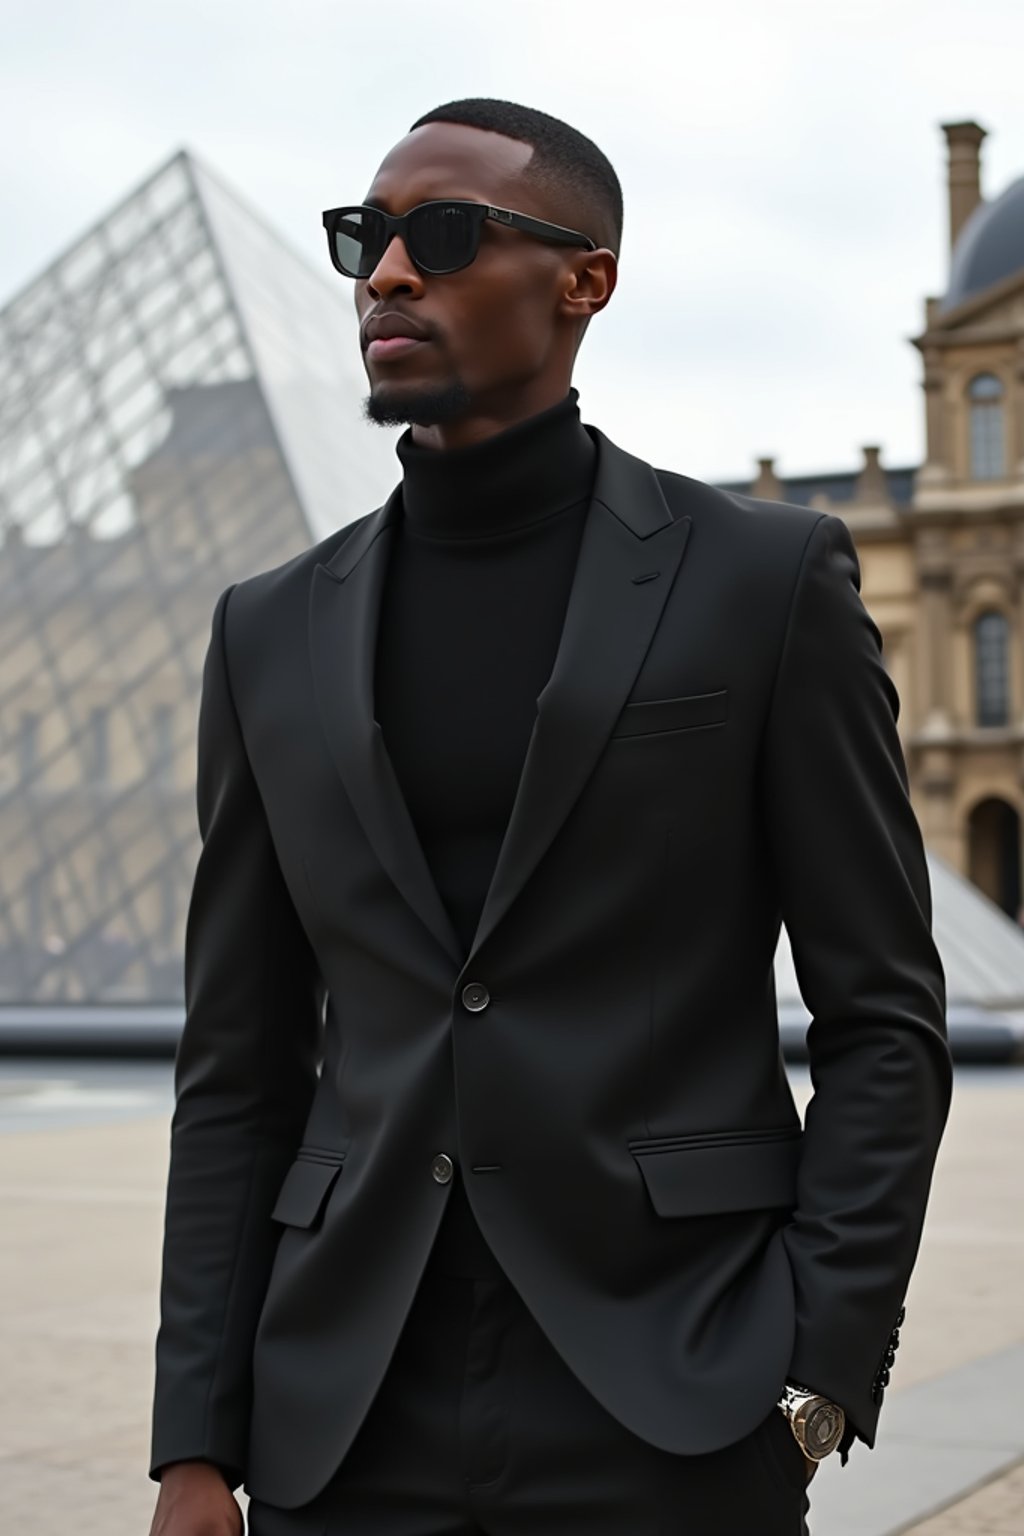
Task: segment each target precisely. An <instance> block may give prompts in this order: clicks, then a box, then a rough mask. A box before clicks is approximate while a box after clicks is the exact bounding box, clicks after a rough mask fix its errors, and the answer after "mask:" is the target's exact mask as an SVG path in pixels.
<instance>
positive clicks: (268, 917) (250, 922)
mask: <svg viewBox="0 0 1024 1536" xmlns="http://www.w3.org/2000/svg"><path fill="white" fill-rule="evenodd" d="M232 590H233V588H230V587H229V588H228V589H227V590H226V591H225V592H223V593H222V594H221V596H220V598H219V599H218V601H217V604H216V608H215V610H214V615H213V625H212V636H211V639H210V643H209V647H208V650H207V653H206V661H205V665H204V671H203V685H202V700H201V704H200V711H199V736H198V779H197V808H198V814H199V830H200V834H201V837H202V851H201V853H200V856H199V860H198V864H197V867H196V873H195V879H194V884H193V888H192V895H191V900H190V904H189V911H188V921H187V925H186V938H185V1025H184V1030H183V1033H182V1036H181V1040H180V1044H179V1048H178V1053H177V1058H176V1063H175V1108H174V1114H173V1118H172V1123H171V1148H170V1168H169V1175H168V1184H167V1199H166V1209H165V1222H164V1240H163V1265H162V1277H161V1286H160V1327H159V1331H158V1334H157V1342H156V1384H155V1393H154V1403H153V1434H152V1454H151V1462H150V1472H149V1475H150V1477H152V1478H154V1480H159V1473H160V1469H161V1467H162V1466H163V1465H164V1464H166V1463H167V1462H170V1461H179V1460H186V1459H188V1460H191V1459H194V1458H195V1459H206V1460H209V1461H212V1462H215V1463H217V1464H219V1465H220V1467H221V1468H222V1470H223V1471H224V1473H225V1476H226V1477H227V1479H228V1481H229V1483H230V1484H231V1486H232V1487H237V1486H238V1484H239V1483H240V1482H241V1481H242V1479H243V1475H244V1470H245V1463H246V1443H247V1437H248V1428H249V1411H250V1399H251V1356H252V1345H253V1339H254V1335H255V1330H256V1324H257V1321H258V1318H259V1313H260V1309H261V1305H262V1302H263V1297H264V1294H265V1291H266V1286H267V1281H268V1278H269V1273H270V1266H271V1263H272V1260H273V1256H274V1248H275V1244H276V1241H277V1235H276V1229H275V1227H274V1226H273V1224H272V1222H271V1221H270V1220H269V1213H270V1210H271V1208H272V1205H273V1202H274V1199H275V1197H276V1195H277V1192H278V1189H279V1187H280V1184H281V1181H282V1179H283V1177H284V1173H285V1171H286V1169H287V1166H288V1164H289V1162H290V1161H291V1159H292V1154H293V1152H294V1149H295V1147H296V1145H297V1143H298V1142H299V1140H300V1139H301V1135H302V1131H303V1127H304V1125H305V1122H306V1116H307V1113H308V1110H309V1106H310V1102H311V1099H312V1093H313V1089H314V1087H315V1084H316V1074H317V1067H318V1060H319V1052H320V1046H321V1032H322V1011H323V1001H324V990H323V984H322V981H321V978H320V976H319V973H318V968H317V965H316V963H315V960H314V957H313V954H312V952H311V949H310V946H309V943H308V941H307V939H306V936H305V933H304V931H303V929H302V928H301V926H300V923H299V920H298V918H297V916H296V913H295V910H294V907H293V905H292V902H291V899H290V897H289V895H288V891H287V889H286V887H285V883H284V880H283V878H282V875H281V871H280V868H279V866H278V861H277V858H276V855H275V852H274V847H273V843H272V841H271V836H270V831H269V828H268V825H267V820H266V816H265V814H264V810H263V805H262V802H261V799H260V794H259V789H258V787H257V784H256V782H255V779H254V778H253V773H252V769H251V767H250V765H249V761H248V758H247V756H246V750H245V745H244V742H243V739H242V732H241V728H240V725H239V720H238V717H237V714H236V712H235V706H234V702H233V700H232V694H231V686H230V682H229V678H228V667H227V646H226V637H225V628H226V624H227V615H228V609H229V599H230V595H231V592H232Z"/></svg>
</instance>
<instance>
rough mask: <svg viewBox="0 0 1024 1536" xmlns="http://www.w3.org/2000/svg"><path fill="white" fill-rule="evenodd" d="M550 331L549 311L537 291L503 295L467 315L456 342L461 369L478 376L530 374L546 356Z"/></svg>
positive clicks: (551, 330)
mask: <svg viewBox="0 0 1024 1536" xmlns="http://www.w3.org/2000/svg"><path fill="white" fill-rule="evenodd" d="M553 332H554V327H553V325H552V320H551V314H550V311H549V309H548V308H547V307H546V306H545V304H544V303H543V301H542V299H541V298H540V297H539V296H538V294H537V291H536V290H534V291H533V292H522V291H520V292H512V293H508V294H505V295H503V296H502V298H501V300H500V301H499V302H497V303H495V304H489V305H487V306H486V307H484V306H480V307H476V308H475V310H474V313H473V315H472V316H470V317H468V323H467V326H466V329H465V332H464V334H463V335H462V336H460V345H459V351H460V354H461V356H462V358H463V359H464V360H465V364H466V366H465V369H464V371H465V373H466V374H467V375H469V374H473V375H475V376H479V377H481V378H484V377H486V378H495V377H508V376H511V375H515V374H519V373H529V372H530V371H531V370H532V369H535V368H536V367H538V366H539V365H540V364H541V363H542V362H543V361H544V360H545V358H546V357H547V355H548V353H549V351H550V347H551V339H552V335H553Z"/></svg>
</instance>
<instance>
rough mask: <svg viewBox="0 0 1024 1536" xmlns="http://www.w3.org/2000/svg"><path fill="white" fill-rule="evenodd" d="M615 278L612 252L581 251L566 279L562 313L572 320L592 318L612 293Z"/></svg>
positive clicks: (616, 272)
mask: <svg viewBox="0 0 1024 1536" xmlns="http://www.w3.org/2000/svg"><path fill="white" fill-rule="evenodd" d="M618 275H619V264H618V262H617V260H616V258H615V253H614V251H609V250H607V249H606V248H605V247H602V248H601V249H600V250H597V251H583V252H581V253H580V255H579V256H578V257H576V258H575V259H574V261H573V264H572V266H571V268H570V270H569V273H568V276H567V280H566V285H565V289H564V292H563V294H562V301H561V305H560V310H561V313H562V314H563V315H565V316H567V317H568V318H570V319H572V320H580V321H584V322H586V321H587V320H589V319H590V317H591V315H596V314H597V312H598V310H600V309H604V307H605V305H606V304H607V303H608V300H609V299H610V298H611V296H612V294H613V293H614V292H615V284H616V282H617V281H618Z"/></svg>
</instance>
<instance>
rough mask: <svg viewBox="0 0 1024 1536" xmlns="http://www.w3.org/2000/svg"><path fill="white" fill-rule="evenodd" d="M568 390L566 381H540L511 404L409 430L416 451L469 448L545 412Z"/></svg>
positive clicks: (563, 397)
mask: <svg viewBox="0 0 1024 1536" xmlns="http://www.w3.org/2000/svg"><path fill="white" fill-rule="evenodd" d="M568 390H569V380H568V379H562V378H559V379H555V380H551V379H539V380H537V381H536V382H534V383H533V384H531V385H529V386H527V388H526V389H525V390H523V391H521V392H520V393H519V394H517V395H516V398H515V400H514V401H507V402H500V403H497V404H496V405H495V406H494V407H493V408H492V409H489V410H483V411H480V412H479V413H478V414H476V415H474V416H467V417H464V418H463V419H462V420H460V421H444V422H437V423H435V424H434V425H432V426H426V427H422V426H413V427H411V428H410V429H409V430H410V432H411V434H412V441H413V442H414V443H415V444H416V446H417V447H418V448H432V449H440V450H441V451H445V450H447V449H449V448H470V447H472V445H473V444H474V443H482V442H485V441H486V440H487V438H489V437H497V435H498V433H499V432H506V431H507V430H508V428H509V427H515V426H518V424H519V423H520V422H521V421H528V420H529V419H530V417H531V416H537V415H539V414H540V412H541V411H546V410H547V409H548V408H549V406H552V405H557V404H558V402H559V401H560V400H564V399H565V397H566V394H567V393H568Z"/></svg>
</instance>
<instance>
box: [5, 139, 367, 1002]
mask: <svg viewBox="0 0 1024 1536" xmlns="http://www.w3.org/2000/svg"><path fill="white" fill-rule="evenodd" d="M310 216H311V219H318V218H319V213H318V210H311V215H310ZM325 265H326V256H325ZM363 390H364V383H363V379H362V374H361V370H360V364H359V353H358V347H357V342H356V330H355V318H354V312H353V309H352V294H351V288H350V287H347V286H345V285H342V284H341V283H340V282H338V281H337V280H336V279H334V278H333V274H330V275H328V274H327V273H326V272H325V274H324V275H322V276H321V275H320V274H318V273H317V272H315V271H314V270H312V269H311V268H310V267H309V266H308V265H307V264H306V263H305V262H304V261H303V260H302V259H301V258H300V257H298V256H297V255H295V254H294V253H293V251H292V250H291V249H290V248H289V247H288V245H287V244H286V243H285V242H284V241H282V240H281V239H280V237H278V236H277V235H275V234H274V232H273V231H271V230H270V229H268V227H267V226H266V225H265V224H264V222H263V221H262V219H261V218H260V217H259V216H258V215H257V214H255V213H254V212H253V211H252V210H251V209H250V208H248V207H247V206H246V205H245V204H244V203H243V202H242V201H241V200H240V199H239V198H238V197H237V196H236V194H234V193H233V192H231V191H230V190H229V189H228V188H227V187H225V186H224V185H223V184H222V183H221V182H220V181H219V179H218V178H217V177H215V176H214V175H213V173H212V172H210V171H209V170H208V169H206V168H205V167H203V166H202V165H200V164H199V162H198V161H197V160H196V159H195V157H194V156H192V155H191V154H189V153H188V152H187V151H185V150H182V151H180V152H178V153H177V154H175V155H174V156H173V157H172V158H171V159H170V160H169V161H167V162H166V163H165V164H164V165H163V166H161V167H160V168H159V169H158V170H157V171H156V172H154V174H153V175H151V176H150V177H148V178H147V179H146V180H145V181H144V182H143V183H142V184H141V185H140V186H138V187H137V188H136V189H135V190H134V191H132V192H131V193H130V194H129V196H128V197H126V198H125V199H124V200H123V201H122V202H121V203H120V204H119V205H118V206H117V207H116V208H115V209H113V211H112V212H110V213H108V214H107V215H106V216H105V217H104V218H103V219H102V220H100V221H99V222H98V223H97V224H96V225H95V226H94V227H93V228H92V229H91V230H89V231H88V232H87V233H86V234H85V235H84V236H82V237H81V238H80V239H79V240H77V241H76V242H75V243H74V245H73V246H72V247H71V248H70V249H69V250H68V251H66V252H65V253H64V254H63V255H62V256H61V257H59V259H58V260H56V261H55V262H54V263H53V264H52V265H51V266H50V267H48V268H47V270H46V271H45V272H43V273H42V274H41V275H40V276H39V277H38V278H37V279H36V280H35V281H34V282H32V283H31V284H30V285H29V286H28V287H27V288H25V289H24V290H23V291H22V292H21V293H19V294H18V295H17V296H16V297H15V298H13V299H12V300H11V301H10V302H9V303H8V304H7V305H6V306H5V307H4V308H3V310H0V1008H3V1007H7V1008H13V1009H14V1010H15V1012H16V1013H17V1012H18V1011H19V1009H21V1010H23V1009H24V1007H26V1006H28V1007H29V1008H30V1009H38V1008H47V1007H49V1008H51V1009H53V1008H58V1009H71V1010H77V1011H78V1012H79V1013H80V1012H81V1010H82V1009H83V1008H84V1009H85V1010H86V1011H87V1012H88V1011H89V1010H90V1009H98V1010H100V1011H101V1012H107V1013H109V1012H110V1010H118V1009H124V1008H125V1007H129V1008H132V1009H134V1010H135V1011H136V1012H138V1010H139V1009H142V1010H143V1011H145V1010H146V1009H152V1008H154V1007H157V1008H158V1009H159V1007H160V1005H165V1006H166V1007H168V1008H170V1009H171V1010H172V1011H173V1012H175V1013H177V1012H179V1011H180V1008H179V1004H180V999H181V994H182V965H181V953H182V947H183V936H184V920H185V914H186V908H187V900H188V892H189V889H190V885H191V879H192V874H193V870H194V865H195V859H196V855H197V852H198V833H197V831H196V826H195V810H194V772H195V727H196V721H197V716H198V700H199V691H200V679H201V670H202V661H203V656H204V654H205V649H206V645H207V641H208V637H209V628H210V617H211V614H212V611H213V606H214V603H215V601H216V598H217V596H218V594H219V593H220V592H221V591H222V590H223V589H224V587H226V586H227V585H229V584H230V583H232V582H234V581H238V580H240V579H242V578H244V577H245V576H247V575H249V574H251V573H252V572H254V571H257V570H261V569H266V568H267V567H269V566H272V565H275V564H277V563H279V562H280V561H282V560H285V559H287V558H289V557H290V556H291V555H294V554H296V553H297V552H298V551H299V550H301V549H303V548H305V547H307V546H308V545H309V544H310V543H311V542H313V541H314V540H315V539H317V538H320V537H322V536H324V535H325V534H326V533H327V532H329V531H330V530H331V529H332V528H336V527H339V526H341V525H343V524H345V523H347V522H349V521H351V520H352V519H353V518H355V517H358V516H361V515H363V514H364V513H366V512H368V511H370V510H372V508H373V507H374V506H376V505H377V504H378V503H379V502H380V501H381V500H382V499H383V498H384V496H385V495H386V494H387V492H388V490H389V489H390V488H391V486H392V484H393V483H394V481H395V478H396V474H397V466H396V463H395V459H394V453H393V436H392V435H389V434H385V433H382V432H380V430H379V429H375V428H372V427H370V426H369V425H368V424H366V423H365V422H364V421H363V420H362V417H361V413H360V410H359V402H360V397H361V394H362V393H363Z"/></svg>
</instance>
